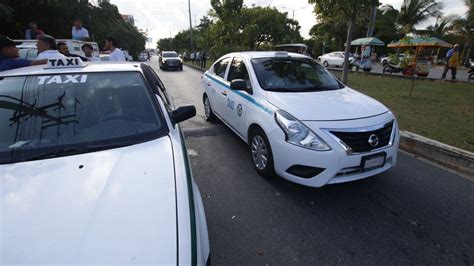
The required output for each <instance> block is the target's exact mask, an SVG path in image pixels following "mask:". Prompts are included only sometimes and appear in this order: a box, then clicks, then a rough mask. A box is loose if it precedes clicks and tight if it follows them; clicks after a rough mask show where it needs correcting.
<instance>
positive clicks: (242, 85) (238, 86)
mask: <svg viewBox="0 0 474 266" xmlns="http://www.w3.org/2000/svg"><path fill="white" fill-rule="evenodd" d="M230 89H231V90H234V91H246V92H247V93H249V94H252V88H249V87H247V82H246V81H245V80H243V79H234V80H232V82H230Z"/></svg>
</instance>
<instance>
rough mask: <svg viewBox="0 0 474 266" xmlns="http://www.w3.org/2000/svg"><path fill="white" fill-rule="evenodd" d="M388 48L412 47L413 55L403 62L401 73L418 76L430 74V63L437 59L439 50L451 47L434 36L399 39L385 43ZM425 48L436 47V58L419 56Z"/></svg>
mask: <svg viewBox="0 0 474 266" xmlns="http://www.w3.org/2000/svg"><path fill="white" fill-rule="evenodd" d="M387 47H388V48H402V49H414V53H415V56H414V57H413V58H410V59H408V58H407V60H410V61H411V62H405V64H402V65H401V68H402V73H403V74H404V75H407V76H412V75H415V74H416V75H417V76H420V77H427V76H428V75H429V74H430V64H431V63H432V62H436V61H437V60H438V56H439V51H440V49H441V48H451V47H452V44H450V43H448V42H445V41H443V40H440V39H438V38H435V37H429V38H428V37H420V38H415V39H406V40H400V41H398V42H392V43H389V44H388V45H387ZM427 49H438V51H437V54H436V60H433V58H431V57H430V56H428V57H426V58H420V56H419V55H420V54H421V53H422V52H424V51H426V50H427Z"/></svg>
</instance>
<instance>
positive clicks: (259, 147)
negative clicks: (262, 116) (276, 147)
mask: <svg viewBox="0 0 474 266" xmlns="http://www.w3.org/2000/svg"><path fill="white" fill-rule="evenodd" d="M249 144H250V145H249V151H250V157H251V159H252V164H253V166H254V168H255V170H256V171H257V173H258V174H259V175H261V176H262V177H265V178H272V177H275V166H274V164H273V153H272V148H271V146H270V142H269V141H268V138H267V135H265V132H263V130H262V129H260V128H256V129H254V130H253V131H252V132H251V133H250V138H249Z"/></svg>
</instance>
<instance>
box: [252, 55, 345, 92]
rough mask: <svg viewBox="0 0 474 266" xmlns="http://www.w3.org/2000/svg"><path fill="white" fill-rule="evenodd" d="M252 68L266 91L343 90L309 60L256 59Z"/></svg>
mask: <svg viewBox="0 0 474 266" xmlns="http://www.w3.org/2000/svg"><path fill="white" fill-rule="evenodd" d="M252 66H253V68H254V70H255V74H256V75H257V79H258V82H259V84H260V86H261V87H262V88H263V89H264V90H268V91H280V92H307V91H321V90H336V89H340V88H343V87H344V85H342V84H341V83H340V82H339V81H337V79H336V78H334V76H333V75H332V74H330V73H329V72H328V71H326V70H325V69H324V67H322V66H321V65H319V64H318V63H316V62H315V61H314V60H312V59H309V58H289V57H285V58H275V57H273V58H256V59H252Z"/></svg>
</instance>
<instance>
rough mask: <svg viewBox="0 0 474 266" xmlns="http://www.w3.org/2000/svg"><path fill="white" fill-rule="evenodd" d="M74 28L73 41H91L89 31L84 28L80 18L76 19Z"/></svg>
mask: <svg viewBox="0 0 474 266" xmlns="http://www.w3.org/2000/svg"><path fill="white" fill-rule="evenodd" d="M72 23H73V25H74V26H72V33H71V35H72V39H73V40H80V41H88V40H89V31H88V30H87V29H86V28H84V27H83V26H82V20H81V19H80V18H75V19H74V20H73V22H72Z"/></svg>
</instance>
